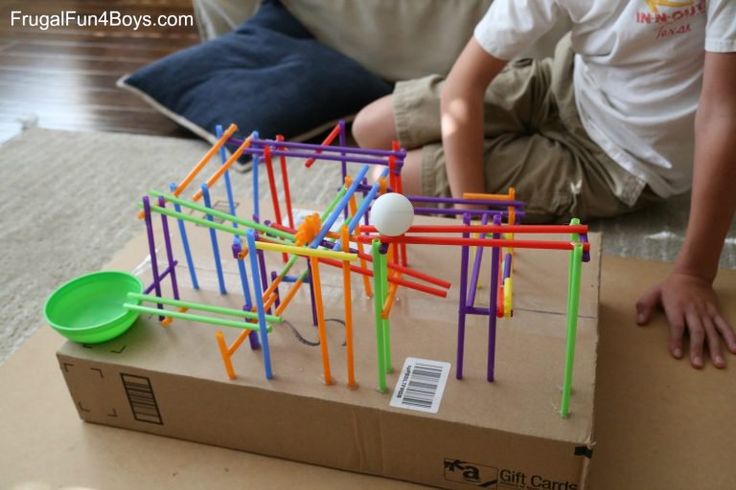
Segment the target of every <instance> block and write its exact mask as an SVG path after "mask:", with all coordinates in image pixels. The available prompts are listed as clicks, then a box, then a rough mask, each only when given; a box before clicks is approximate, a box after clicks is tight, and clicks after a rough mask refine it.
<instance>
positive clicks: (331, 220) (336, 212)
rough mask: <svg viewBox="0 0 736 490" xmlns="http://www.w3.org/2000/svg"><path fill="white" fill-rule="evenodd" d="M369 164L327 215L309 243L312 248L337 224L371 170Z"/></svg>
mask: <svg viewBox="0 0 736 490" xmlns="http://www.w3.org/2000/svg"><path fill="white" fill-rule="evenodd" d="M369 168H370V167H369V166H368V165H363V166H362V167H361V169H360V172H358V175H357V176H356V177H355V180H353V183H352V184H350V187H348V190H347V192H345V195H344V196H342V199H341V200H340V202H339V203H337V206H335V209H333V210H332V212H331V213H330V215H329V216H328V217H327V220H325V222H324V223H323V224H322V229H321V230H320V231H319V234H317V236H316V237H315V238H314V240H312V243H310V244H309V247H310V248H317V247H319V245H320V244H321V243H322V240H323V239H324V238H325V237H326V236H327V233H328V232H329V231H330V228H332V225H334V224H335V221H337V218H338V216H340V213H342V210H343V209H345V208H346V207H347V205H348V203H349V202H350V198H351V197H352V196H353V194H354V193H355V190H356V189H357V188H358V186H359V185H360V181H361V180H363V178H364V177H365V175H366V174H367V173H368V170H369ZM387 171H388V170H385V171H384V172H387Z"/></svg>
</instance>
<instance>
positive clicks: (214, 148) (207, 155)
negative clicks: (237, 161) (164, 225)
mask: <svg viewBox="0 0 736 490" xmlns="http://www.w3.org/2000/svg"><path fill="white" fill-rule="evenodd" d="M237 130H238V127H237V126H236V125H235V124H231V125H230V126H228V128H227V129H226V130H225V132H224V133H223V134H222V136H220V138H219V139H218V140H217V142H216V143H215V144H214V145H213V146H212V148H210V149H209V150H208V151H207V153H205V155H204V156H203V157H202V159H201V160H200V161H199V163H197V164H196V165H195V166H194V168H193V169H192V170H191V171H190V172H189V173H188V174H187V176H186V177H184V179H183V180H182V181H181V182H180V183H179V185H178V186H176V189H175V190H174V195H175V196H179V195H180V194H181V193H182V192H183V191H184V190H185V189H186V188H187V187H188V186H189V184H191V182H192V181H193V180H194V178H195V177H196V176H197V174H199V172H200V171H201V170H202V169H203V168H204V166H205V165H207V162H209V161H210V159H211V158H212V157H213V156H214V154H215V153H217V152H218V151H219V150H220V148H222V146H223V145H224V144H225V143H226V142H227V140H228V138H230V136H232V135H233V133H235V131H237Z"/></svg>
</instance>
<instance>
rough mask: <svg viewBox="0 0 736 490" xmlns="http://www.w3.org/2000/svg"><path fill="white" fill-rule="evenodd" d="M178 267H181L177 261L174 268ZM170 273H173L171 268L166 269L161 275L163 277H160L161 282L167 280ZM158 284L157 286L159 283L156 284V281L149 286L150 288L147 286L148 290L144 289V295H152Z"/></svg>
mask: <svg viewBox="0 0 736 490" xmlns="http://www.w3.org/2000/svg"><path fill="white" fill-rule="evenodd" d="M177 265H179V262H177V261H176V260H175V261H174V267H176V266H177ZM169 272H171V268H169V267H167V268H166V269H165V270H164V271H163V272H162V273H161V277H160V278H159V279H160V280H161V281H163V280H164V279H166V276H168V275H169ZM156 284H157V283H156V281H154V282H152V283H151V284H149V285H148V286H146V289H144V290H143V294H150V293H151V291H153V290H154V288H155V287H156Z"/></svg>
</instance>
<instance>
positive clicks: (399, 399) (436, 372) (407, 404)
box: [391, 357, 450, 413]
mask: <svg viewBox="0 0 736 490" xmlns="http://www.w3.org/2000/svg"><path fill="white" fill-rule="evenodd" d="M449 374H450V363H449V362H439V361H430V360H428V359H417V358H416V357H407V358H406V361H404V367H403V368H402V369H401V375H400V376H399V381H398V382H397V383H396V387H395V388H394V395H393V396H392V397H391V406H392V407H397V408H406V409H407V410H417V411H419V412H429V413H437V412H438V411H439V409H440V402H441V401H442V394H443V393H444V392H445V384H447V377H448V375H449Z"/></svg>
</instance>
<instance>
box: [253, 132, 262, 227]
mask: <svg viewBox="0 0 736 490" xmlns="http://www.w3.org/2000/svg"><path fill="white" fill-rule="evenodd" d="M253 138H254V139H255V138H258V132H257V131H253ZM261 151H262V150H261ZM260 161H261V157H260V156H258V155H253V221H255V222H257V223H260V218H259V217H260V216H261V207H260V203H259V195H258V164H259V163H260Z"/></svg>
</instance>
